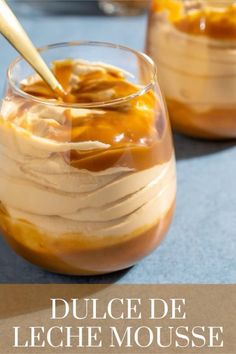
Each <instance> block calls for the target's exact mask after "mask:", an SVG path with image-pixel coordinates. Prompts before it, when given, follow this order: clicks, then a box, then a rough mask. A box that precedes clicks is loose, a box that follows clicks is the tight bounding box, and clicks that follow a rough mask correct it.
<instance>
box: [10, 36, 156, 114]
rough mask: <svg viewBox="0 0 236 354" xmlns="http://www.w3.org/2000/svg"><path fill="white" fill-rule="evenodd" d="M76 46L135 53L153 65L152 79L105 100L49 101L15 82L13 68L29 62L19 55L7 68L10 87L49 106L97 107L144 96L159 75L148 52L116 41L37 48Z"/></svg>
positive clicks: (49, 45) (76, 42)
mask: <svg viewBox="0 0 236 354" xmlns="http://www.w3.org/2000/svg"><path fill="white" fill-rule="evenodd" d="M76 46H91V47H92V46H98V47H107V48H114V49H121V50H124V51H126V52H130V53H133V54H134V55H135V56H137V57H139V58H142V59H143V60H144V61H145V62H146V63H147V64H149V65H151V67H152V75H151V79H150V80H149V82H148V83H147V84H146V85H144V86H143V87H142V88H140V89H139V90H137V92H135V93H132V94H130V95H127V96H124V97H120V98H116V99H111V100H105V101H100V102H90V103H72V104H71V103H66V102H60V101H49V100H47V99H44V98H40V97H36V96H33V95H31V94H29V93H26V92H24V91H23V90H21V88H20V87H18V86H17V84H16V83H15V82H14V79H13V70H14V68H15V66H16V65H17V64H18V63H20V62H23V61H25V62H26V63H27V61H26V60H25V59H24V58H23V57H22V56H18V57H17V58H16V59H15V60H13V61H12V62H11V64H10V65H9V67H8V69H7V80H8V83H9V85H10V87H11V88H12V89H13V90H14V92H16V93H17V94H18V95H19V96H21V97H23V98H25V99H28V100H31V101H34V102H37V103H41V104H44V105H48V106H56V107H63V108H95V107H105V106H112V105H119V104H122V103H125V102H127V101H130V100H133V99H135V98H137V97H140V96H143V95H144V94H145V93H147V92H148V91H149V90H151V89H152V88H153V87H154V85H155V80H156V76H157V67H156V64H155V63H154V61H153V60H152V59H151V58H150V57H149V56H148V55H147V54H145V53H143V52H141V51H137V50H135V49H132V48H129V47H127V46H124V45H120V44H114V43H110V42H100V41H72V42H59V43H53V44H48V45H45V46H43V47H39V48H37V50H38V51H39V52H40V53H41V52H46V51H49V50H51V49H55V48H62V47H76ZM28 65H29V66H30V64H28Z"/></svg>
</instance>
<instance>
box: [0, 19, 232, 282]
mask: <svg viewBox="0 0 236 354" xmlns="http://www.w3.org/2000/svg"><path fill="white" fill-rule="evenodd" d="M22 22H23V24H24V26H25V28H26V29H27V31H28V32H29V33H30V35H31V38H32V39H33V41H34V42H35V43H36V45H37V46H41V45H44V44H48V43H52V42H62V41H70V40H80V39H84V40H101V41H112V42H115V43H120V44H124V45H127V46H130V47H133V48H136V49H138V50H142V48H143V45H144V38H145V27H146V17H145V16H139V17H133V18H113V17H112V18H111V17H110V18H108V17H103V16H89V17H87V16H51V15H50V16H45V15H44V16H42V15H41V16H36V17H34V18H29V17H26V16H24V17H22ZM15 55H16V53H15V52H14V50H13V49H11V48H10V46H9V45H8V44H7V43H6V41H5V40H4V39H3V38H0V90H1V91H2V92H3V88H4V81H5V72H6V68H7V66H8V64H9V63H10V61H11V60H12V59H13V58H14V57H15ZM175 149H176V157H177V173H178V195H177V209H176V213H175V217H174V221H173V224H172V226H171V229H170V231H169V233H168V235H167V237H166V239H165V241H164V242H163V243H162V245H161V246H160V247H159V248H158V249H157V250H156V251H155V252H154V253H152V254H151V255H150V256H148V257H147V258H146V259H144V260H143V261H141V262H140V263H139V264H138V265H136V266H134V267H132V268H130V269H128V270H126V271H121V272H118V273H114V274H109V275H105V276H99V277H69V276H61V275H57V274H51V273H48V272H46V271H44V270H41V269H39V268H38V267H36V266H33V265H31V264H29V263H28V262H26V261H24V260H23V259H21V258H20V257H18V256H17V255H15V253H14V252H13V251H12V250H11V249H10V248H9V247H8V246H7V245H6V244H5V242H4V240H3V239H2V238H1V239H0V282H1V283H85V282H86V283H94V282H95V283H110V282H117V283H235V282H236V186H235V184H236V144H235V142H221V143H219V142H203V141H199V140H191V139H188V138H185V137H182V136H178V135H176V136H175Z"/></svg>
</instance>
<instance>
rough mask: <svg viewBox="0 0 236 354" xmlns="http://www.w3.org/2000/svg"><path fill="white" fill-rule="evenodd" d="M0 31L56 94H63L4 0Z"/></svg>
mask: <svg viewBox="0 0 236 354" xmlns="http://www.w3.org/2000/svg"><path fill="white" fill-rule="evenodd" d="M0 33H2V34H3V36H4V37H5V38H6V39H7V40H8V41H9V43H10V44H11V45H12V46H13V47H14V48H15V49H16V50H17V51H18V52H19V53H20V54H21V55H22V56H23V57H24V58H25V60H26V61H27V62H28V63H29V64H30V65H31V66H32V67H33V68H34V70H35V71H36V72H37V73H38V74H39V76H41V78H42V79H43V80H44V81H45V82H46V83H47V84H48V85H49V86H50V87H51V89H52V90H53V91H55V92H56V93H57V94H58V96H64V95H65V92H64V90H63V88H62V86H61V84H60V83H59V82H58V81H57V79H56V78H55V76H54V75H53V73H52V72H51V70H50V69H49V68H48V66H47V64H46V63H45V62H44V60H43V59H42V57H41V56H40V55H39V52H38V51H37V49H36V48H35V47H34V45H33V43H32V42H31V40H30V39H29V37H28V35H27V34H26V32H25V31H24V29H23V27H22V26H21V24H20V23H19V21H18V20H17V18H16V17H15V15H14V14H13V12H12V11H11V9H10V8H9V6H8V5H7V3H6V2H5V1H4V0H0Z"/></svg>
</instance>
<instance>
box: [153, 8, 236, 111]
mask: <svg viewBox="0 0 236 354" xmlns="http://www.w3.org/2000/svg"><path fill="white" fill-rule="evenodd" d="M148 48H149V54H150V55H151V56H152V57H153V59H154V60H155V61H156V63H157V64H158V68H159V75H160V80H161V84H162V87H163V89H164V92H165V95H166V97H167V98H169V99H173V100H176V101H179V102H182V103H186V104H189V105H191V106H192V107H193V108H195V109H196V110H201V111H208V110H209V109H211V108H215V107H218V106H220V107H222V106H224V105H226V106H227V105H232V106H233V105H235V84H236V41H235V40H226V39H224V40H220V39H214V38H210V37H207V36H194V35H190V34H188V33H184V32H181V31H179V30H178V29H176V27H175V26H174V25H173V24H171V23H170V22H169V21H168V18H167V14H166V13H165V12H161V13H155V14H153V15H152V18H151V21H150V28H149V39H148Z"/></svg>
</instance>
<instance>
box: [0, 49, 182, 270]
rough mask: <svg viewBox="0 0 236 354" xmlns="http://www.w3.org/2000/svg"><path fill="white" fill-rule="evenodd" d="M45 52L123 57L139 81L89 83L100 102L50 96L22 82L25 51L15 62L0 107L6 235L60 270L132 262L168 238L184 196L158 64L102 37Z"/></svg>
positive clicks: (27, 254) (119, 60)
mask: <svg viewBox="0 0 236 354" xmlns="http://www.w3.org/2000/svg"><path fill="white" fill-rule="evenodd" d="M41 54H42V56H43V58H44V60H45V61H46V62H47V63H48V65H50V63H52V62H53V61H54V60H63V59H65V58H68V57H70V58H71V60H73V59H75V60H77V59H78V58H80V59H81V58H82V59H83V60H87V61H88V62H90V61H93V62H96V63H101V62H103V63H106V64H108V68H111V74H112V72H113V66H117V67H119V68H120V70H122V72H123V75H124V76H125V79H126V80H127V81H129V82H132V83H133V84H135V85H136V86H135V87H136V89H135V91H134V92H131V93H129V94H125V95H123V96H122V97H120V98H116V99H115V98H114V99H109V98H106V97H107V94H108V93H110V90H108V91H109V92H107V91H106V90H105V91H104V90H100V88H99V86H98V85H100V84H99V82H96V80H95V83H93V84H92V85H90V88H89V89H88V91H87V92H88V94H91V92H92V94H95V95H97V96H95V97H98V92H99V95H100V96H99V99H98V100H97V101H96V99H95V101H93V102H88V101H84V103H83V102H82V101H81V102H82V103H73V104H72V103H70V104H69V103H63V102H59V101H57V100H53V99H51V100H47V99H45V98H42V97H41V96H40V95H38V96H37V97H36V96H33V95H31V94H30V93H26V92H25V91H23V90H22V80H25V79H26V78H29V77H31V75H32V74H33V71H32V69H31V68H30V67H29V65H28V64H27V63H26V62H25V61H24V60H23V59H22V58H18V59H16V60H15V61H14V62H13V63H12V64H11V65H10V68H9V70H8V74H7V87H6V91H5V96H4V98H3V99H2V102H1V107H0V152H1V168H0V200H1V208H0V225H1V229H2V231H3V235H4V236H5V238H6V239H7V241H8V242H9V244H10V245H11V246H12V247H13V248H14V249H15V251H16V252H17V253H19V254H20V255H22V256H23V257H24V258H26V259H27V260H29V261H31V262H32V263H35V264H37V265H39V266H41V267H43V268H45V269H48V270H50V271H53V272H59V273H65V274H77V275H79V274H81V275H89V274H101V273H107V272H111V271H116V270H119V269H123V268H126V267H129V266H131V265H133V264H135V263H136V262H138V261H139V260H140V259H141V258H143V257H144V256H146V255H147V254H149V253H150V252H151V251H152V250H153V249H154V248H155V247H157V245H158V244H159V243H160V241H161V239H162V238H163V237H164V235H165V234H166V232H167V229H168V227H169V225H170V222H171V218H172V214H173V211H174V205H175V194H176V177H175V158H174V150H173V145H172V137H171V130H170V126H169V121H168V116H167V113H166V109H165V105H164V101H163V98H162V95H161V92H160V90H159V86H158V83H157V72H156V67H155V64H154V63H153V62H152V60H151V59H150V58H149V57H148V56H146V55H145V54H142V53H139V52H136V51H134V50H132V49H128V48H126V47H122V46H117V45H113V44H109V43H99V42H76V43H62V44H55V45H50V46H47V47H45V48H43V49H42V50H41ZM86 63H87V62H86ZM96 65H98V64H96ZM99 65H100V64H99ZM110 65H112V66H110ZM109 70H110V69H109ZM88 75H89V74H88ZM114 77H115V76H114ZM106 84H107V82H105V83H104V82H101V85H103V86H104V87H106ZM121 84H122V83H121ZM93 85H95V88H94V91H93V87H94V86H93ZM104 87H103V88H104ZM121 88H122V86H121ZM83 89H84V88H83ZM91 90H92V91H91ZM83 92H84V91H83ZM102 94H103V95H104V97H105V98H104V99H101V95H102ZM82 97H84V96H82V93H81V100H82Z"/></svg>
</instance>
